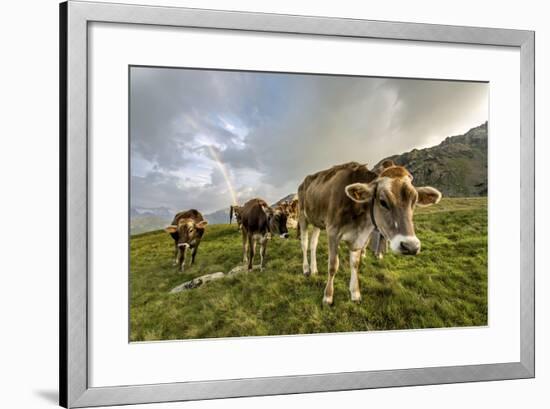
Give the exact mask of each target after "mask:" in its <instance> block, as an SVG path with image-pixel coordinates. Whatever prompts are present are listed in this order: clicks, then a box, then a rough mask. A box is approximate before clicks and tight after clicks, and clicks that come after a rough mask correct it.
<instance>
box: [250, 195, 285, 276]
mask: <svg viewBox="0 0 550 409" xmlns="http://www.w3.org/2000/svg"><path fill="white" fill-rule="evenodd" d="M241 223H242V227H241V231H242V235H243V262H244V263H247V264H248V270H249V271H250V270H252V262H253V260H254V254H255V253H256V242H257V241H259V242H260V246H261V249H260V271H263V268H264V265H265V257H266V251H267V241H268V240H269V239H270V238H271V235H275V234H276V235H278V236H280V237H282V238H285V239H286V238H288V230H287V227H286V214H285V213H284V212H282V211H281V210H275V209H272V208H271V207H269V206H268V204H267V203H266V202H265V200H262V199H251V200H249V201H248V202H246V203H245V204H244V205H243V207H242V209H241ZM247 253H248V254H247Z"/></svg>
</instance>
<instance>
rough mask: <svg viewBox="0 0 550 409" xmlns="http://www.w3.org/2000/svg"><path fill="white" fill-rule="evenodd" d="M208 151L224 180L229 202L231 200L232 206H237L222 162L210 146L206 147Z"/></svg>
mask: <svg viewBox="0 0 550 409" xmlns="http://www.w3.org/2000/svg"><path fill="white" fill-rule="evenodd" d="M208 150H209V151H210V155H212V159H214V162H216V164H217V165H218V169H220V172H221V173H222V175H223V178H224V179H225V184H226V185H227V189H228V190H229V194H230V195H231V200H233V204H234V205H236V204H237V194H236V193H235V189H234V188H233V184H232V183H231V178H230V177H229V172H228V171H227V168H226V167H225V165H224V164H223V162H222V161H221V160H220V157H219V156H218V152H216V149H215V148H214V146H212V145H208Z"/></svg>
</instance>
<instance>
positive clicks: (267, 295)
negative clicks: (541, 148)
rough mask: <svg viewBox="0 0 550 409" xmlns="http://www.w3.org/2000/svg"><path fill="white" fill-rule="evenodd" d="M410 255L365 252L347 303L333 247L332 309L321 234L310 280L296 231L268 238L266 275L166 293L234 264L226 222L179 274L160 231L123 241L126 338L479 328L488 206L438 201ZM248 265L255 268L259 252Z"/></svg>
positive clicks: (232, 235) (421, 219)
mask: <svg viewBox="0 0 550 409" xmlns="http://www.w3.org/2000/svg"><path fill="white" fill-rule="evenodd" d="M414 220H415V225H416V232H417V236H418V237H419V239H420V240H421V241H422V251H421V253H420V254H419V255H418V256H415V257H411V256H409V257H407V256H397V255H393V254H389V253H388V254H386V256H385V257H384V259H382V260H375V259H374V257H373V255H372V253H370V252H368V253H367V257H366V258H364V259H363V260H362V262H361V269H360V275H359V280H360V288H361V294H362V297H363V299H362V301H361V303H359V304H356V303H354V302H352V301H351V300H350V296H349V291H348V284H349V276H350V274H349V262H348V252H347V248H346V246H345V245H344V244H342V245H341V247H340V254H339V257H340V269H339V271H338V273H337V274H336V278H335V286H334V290H335V292H334V305H333V306H332V307H327V306H323V305H322V302H321V301H322V297H323V290H324V287H325V284H326V275H327V244H326V235H325V233H324V232H322V233H321V239H320V241H319V247H318V253H317V260H318V265H319V275H317V276H311V277H305V276H304V275H303V274H302V254H301V248H300V241H299V240H298V239H297V237H296V231H295V230H291V231H290V239H288V240H286V241H285V240H283V239H280V238H278V237H277V238H273V239H272V240H271V241H270V243H269V244H268V248H267V264H266V269H265V270H264V271H263V272H262V273H260V272H259V271H256V270H254V271H253V272H250V273H248V272H243V273H240V274H235V275H231V276H228V277H225V278H223V279H220V280H217V281H214V282H211V283H207V284H205V285H204V286H202V287H199V288H196V289H193V290H188V291H183V292H180V293H177V294H170V293H169V291H170V290H171V289H172V288H173V287H175V286H177V285H178V284H181V283H182V282H184V281H187V280H190V279H192V278H194V277H197V276H200V275H203V274H208V273H214V272H218V271H223V272H228V271H229V270H231V269H232V268H233V267H235V266H237V265H239V264H241V263H242V244H241V234H240V232H239V231H238V230H237V226H236V225H235V224H233V225H228V224H222V225H209V226H208V227H207V230H206V233H205V235H204V238H203V240H202V242H201V245H200V248H199V251H198V254H197V258H196V261H195V265H194V266H193V267H189V266H187V267H186V270H185V273H183V274H182V273H179V272H178V271H177V270H176V267H174V266H173V265H172V262H173V240H172V238H171V237H170V236H169V235H168V234H167V233H165V232H164V231H154V232H149V233H144V234H139V235H135V236H132V237H131V239H130V341H156V340H171V339H172V340H173V339H194V338H212V337H239V336H265V335H286V334H312V333H328V332H350V331H372V330H396V329H412V328H414V329H420V328H441V327H464V326H482V325H487V199H486V198H444V199H443V200H442V201H441V203H439V204H437V205H434V206H432V207H429V208H425V209H417V211H416V215H415V219H414ZM256 257H257V259H256V260H255V263H254V264H258V263H259V254H257V255H256Z"/></svg>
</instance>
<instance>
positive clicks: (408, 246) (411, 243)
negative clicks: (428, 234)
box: [399, 239, 420, 255]
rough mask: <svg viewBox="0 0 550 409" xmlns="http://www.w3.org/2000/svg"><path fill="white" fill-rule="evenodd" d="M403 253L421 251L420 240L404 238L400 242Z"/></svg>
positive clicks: (413, 253)
mask: <svg viewBox="0 0 550 409" xmlns="http://www.w3.org/2000/svg"><path fill="white" fill-rule="evenodd" d="M399 247H400V249H401V253H403V254H412V255H415V254H418V252H419V251H420V241H418V239H417V240H403V241H402V242H401V243H399Z"/></svg>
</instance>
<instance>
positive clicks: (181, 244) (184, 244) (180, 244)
mask: <svg viewBox="0 0 550 409" xmlns="http://www.w3.org/2000/svg"><path fill="white" fill-rule="evenodd" d="M178 247H180V248H181V247H189V243H178Z"/></svg>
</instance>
